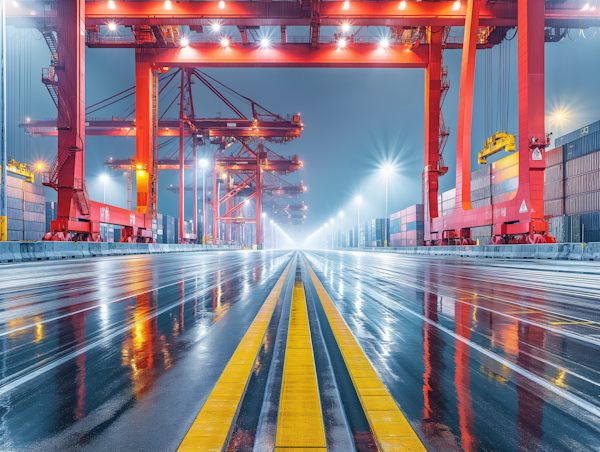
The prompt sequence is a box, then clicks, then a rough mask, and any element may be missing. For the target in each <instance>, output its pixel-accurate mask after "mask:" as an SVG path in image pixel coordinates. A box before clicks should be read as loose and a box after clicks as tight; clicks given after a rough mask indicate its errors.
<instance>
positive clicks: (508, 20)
mask: <svg viewBox="0 0 600 452" xmlns="http://www.w3.org/2000/svg"><path fill="white" fill-rule="evenodd" d="M56 3H57V2H54V1H49V2H27V1H25V2H19V7H18V8H16V7H14V6H12V4H11V3H8V4H7V6H6V9H7V18H8V19H11V20H12V23H13V24H15V25H16V26H25V27H38V26H53V25H55V24H56V21H57V16H56ZM108 3H109V2H106V1H102V2H99V1H87V2H85V8H86V14H85V26H86V27H94V26H98V25H106V24H107V23H108V22H115V23H117V24H120V25H191V26H210V25H211V24H212V23H213V22H214V21H215V20H219V23H220V24H221V25H224V26H245V27H249V26H280V27H282V26H307V27H308V26H311V16H310V14H306V13H305V12H304V11H303V10H302V5H301V3H300V2H247V1H246V2H227V3H226V6H225V8H221V7H220V6H219V2H218V1H211V2H192V1H179V2H175V1H173V2H171V3H170V8H167V7H166V5H165V2H161V1H139V2H138V1H136V2H126V1H115V2H114V6H115V7H114V8H111V7H110V6H109V4H108ZM582 6H583V3H582V2H578V1H573V0H571V1H566V2H564V3H556V4H552V3H549V4H548V7H547V8H546V12H545V25H546V26H550V27H561V28H589V27H593V26H598V24H599V22H600V11H597V10H596V11H589V10H588V11H583V10H582ZM46 8H47V9H46ZM465 15H466V6H465V5H464V4H463V5H462V6H461V8H460V9H459V10H457V11H456V10H454V9H453V2H408V3H407V7H406V8H405V9H403V10H400V9H399V8H398V1H390V2H350V3H349V8H348V9H344V2H343V1H335V2H319V21H320V26H321V27H323V26H336V27H337V26H339V25H340V23H341V22H343V21H349V22H351V23H352V24H353V25H356V26H387V27H402V26H405V27H411V26H432V27H443V26H457V27H462V26H464V24H465ZM480 16H481V19H480V24H481V25H482V26H507V27H515V26H517V19H518V15H517V5H516V4H515V3H491V4H489V5H488V4H486V5H483V6H482V8H481V14H480Z"/></svg>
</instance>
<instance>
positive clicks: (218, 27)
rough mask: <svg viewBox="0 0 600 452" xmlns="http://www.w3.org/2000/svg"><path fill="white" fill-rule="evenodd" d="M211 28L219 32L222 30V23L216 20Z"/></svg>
mask: <svg viewBox="0 0 600 452" xmlns="http://www.w3.org/2000/svg"><path fill="white" fill-rule="evenodd" d="M211 28H212V31H214V32H215V33H218V32H220V31H221V24H220V23H219V22H215V23H214V24H212V26H211Z"/></svg>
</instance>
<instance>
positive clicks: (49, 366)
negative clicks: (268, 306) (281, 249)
mask: <svg viewBox="0 0 600 452" xmlns="http://www.w3.org/2000/svg"><path fill="white" fill-rule="evenodd" d="M284 268H285V267H284ZM232 279H235V276H233V277H231V278H229V279H227V280H223V281H221V282H220V283H219V284H215V285H212V286H210V287H208V288H205V289H202V290H199V291H196V292H194V293H193V294H190V295H189V296H186V297H185V298H184V299H183V300H178V301H175V302H173V303H171V304H169V305H167V306H165V307H164V308H162V309H159V310H158V311H155V312H154V313H152V314H150V315H147V316H146V317H144V318H143V319H140V320H138V321H136V322H133V323H131V324H129V325H127V326H125V327H123V328H121V329H119V330H117V331H115V332H113V333H110V334H109V335H108V336H105V337H103V338H102V339H98V340H97V341H95V342H92V343H91V344H89V345H86V346H84V347H82V348H80V349H79V350H76V351H74V352H71V353H69V354H68V355H66V356H63V357H62V358H60V359H57V360H56V361H52V362H51V363H49V364H47V365H45V366H44V367H41V368H39V369H37V370H34V371H33V372H31V373H29V374H27V375H24V376H22V377H20V378H18V379H16V380H14V381H11V382H10V383H7V384H5V385H3V386H0V396H2V395H4V394H6V393H7V392H9V391H12V390H13V389H15V388H17V387H19V386H21V385H22V384H23V383H27V382H28V381H30V380H33V379H34V378H36V377H38V376H40V375H42V374H44V373H46V372H48V371H49V370H52V369H54V368H55V367H57V366H59V365H61V364H63V363H65V362H67V361H69V360H70V359H73V358H75V357H76V356H79V355H81V354H82V353H85V352H87V351H88V350H91V349H93V348H96V347H97V346H98V345H100V344H102V343H104V342H107V341H109V340H110V339H112V338H114V337H116V336H118V335H120V334H123V333H125V332H127V331H128V330H130V329H132V328H133V327H134V326H136V325H138V324H140V323H143V322H146V321H148V320H150V319H152V318H154V317H156V316H158V315H160V314H162V313H164V312H167V311H169V310H171V309H173V308H174V307H176V306H178V305H180V304H185V303H187V302H188V301H190V300H191V299H193V298H195V297H197V296H198V295H204V294H205V293H208V292H210V291H211V290H213V289H214V288H215V287H218V286H219V285H221V284H223V283H224V282H228V281H231V280H232Z"/></svg>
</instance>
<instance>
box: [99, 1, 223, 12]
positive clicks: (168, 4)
mask: <svg viewBox="0 0 600 452" xmlns="http://www.w3.org/2000/svg"><path fill="white" fill-rule="evenodd" d="M108 7H109V8H110V9H115V8H116V7H117V5H116V4H115V2H114V1H113V0H109V2H108ZM172 8H173V3H172V2H171V0H166V1H165V9H169V10H170V9H172ZM219 8H220V9H225V2H224V1H223V0H221V1H220V2H219Z"/></svg>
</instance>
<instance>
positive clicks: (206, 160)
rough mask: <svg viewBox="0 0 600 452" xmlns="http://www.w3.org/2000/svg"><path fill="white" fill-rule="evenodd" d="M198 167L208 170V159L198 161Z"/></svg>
mask: <svg viewBox="0 0 600 452" xmlns="http://www.w3.org/2000/svg"><path fill="white" fill-rule="evenodd" d="M198 166H200V168H206V167H207V166H208V159H200V160H198Z"/></svg>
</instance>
